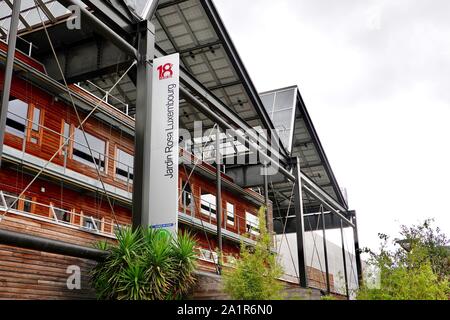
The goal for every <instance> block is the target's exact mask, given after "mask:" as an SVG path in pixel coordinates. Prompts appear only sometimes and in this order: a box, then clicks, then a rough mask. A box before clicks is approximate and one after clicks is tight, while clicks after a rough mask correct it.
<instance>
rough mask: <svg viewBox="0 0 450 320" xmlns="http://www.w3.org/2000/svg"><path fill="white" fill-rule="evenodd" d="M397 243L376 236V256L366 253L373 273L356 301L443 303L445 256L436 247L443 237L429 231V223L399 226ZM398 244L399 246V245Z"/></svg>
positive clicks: (446, 283)
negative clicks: (377, 241) (378, 240)
mask: <svg viewBox="0 0 450 320" xmlns="http://www.w3.org/2000/svg"><path fill="white" fill-rule="evenodd" d="M400 235H401V236H402V239H401V240H393V241H392V242H393V243H392V244H390V241H389V237H388V236H387V235H384V234H380V235H379V236H380V239H381V240H382V244H381V248H380V250H379V252H378V253H374V252H372V251H370V250H366V252H368V253H370V256H371V257H370V260H369V266H370V267H371V270H372V273H373V274H368V275H367V278H368V279H369V280H371V282H374V283H372V284H371V285H369V284H368V281H366V282H367V283H366V284H365V285H363V286H362V287H361V288H360V289H359V291H358V293H357V298H358V299H359V300H447V299H448V297H449V294H450V286H449V283H450V282H449V280H450V278H449V274H448V268H447V269H445V259H446V253H445V252H444V253H442V252H441V251H440V247H442V246H443V245H445V244H446V241H447V240H446V238H445V237H443V236H440V232H439V230H438V229H437V230H435V231H433V229H431V228H430V220H427V221H426V222H425V223H424V224H423V225H421V226H419V227H417V226H413V227H411V228H407V227H405V226H402V230H401V232H400ZM399 245H400V246H399Z"/></svg>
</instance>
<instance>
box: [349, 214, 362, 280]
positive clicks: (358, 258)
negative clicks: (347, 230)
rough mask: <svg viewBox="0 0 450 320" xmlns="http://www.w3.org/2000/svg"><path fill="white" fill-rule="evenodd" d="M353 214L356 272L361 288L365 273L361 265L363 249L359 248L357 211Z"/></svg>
mask: <svg viewBox="0 0 450 320" xmlns="http://www.w3.org/2000/svg"><path fill="white" fill-rule="evenodd" d="M351 214H352V221H353V223H354V228H353V241H354V244H355V260H356V272H357V273H358V285H359V287H361V286H362V285H363V273H362V264H361V249H360V248H359V237H358V223H357V220H356V211H352V212H351Z"/></svg>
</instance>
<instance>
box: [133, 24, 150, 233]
mask: <svg viewBox="0 0 450 320" xmlns="http://www.w3.org/2000/svg"><path fill="white" fill-rule="evenodd" d="M154 50H155V29H154V26H153V25H152V24H151V23H150V22H149V21H143V22H141V23H140V24H139V34H138V51H139V58H138V63H137V73H136V74H137V78H136V95H137V97H136V117H135V118H136V124H135V142H134V181H133V227H134V228H135V227H138V226H149V225H150V202H149V194H150V152H151V137H150V136H151V118H152V117H151V110H152V71H153V67H152V66H151V65H150V62H151V61H152V60H153V57H154Z"/></svg>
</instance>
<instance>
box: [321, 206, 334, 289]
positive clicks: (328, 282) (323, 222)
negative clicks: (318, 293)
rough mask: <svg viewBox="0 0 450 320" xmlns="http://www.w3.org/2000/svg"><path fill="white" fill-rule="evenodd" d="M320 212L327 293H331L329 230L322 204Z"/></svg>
mask: <svg viewBox="0 0 450 320" xmlns="http://www.w3.org/2000/svg"><path fill="white" fill-rule="evenodd" d="M320 213H321V215H322V234H323V256H324V259H325V274H326V277H327V279H326V283H327V294H330V293H331V286H330V268H329V267H328V250H327V231H326V226H325V211H324V210H323V206H322V205H321V206H320Z"/></svg>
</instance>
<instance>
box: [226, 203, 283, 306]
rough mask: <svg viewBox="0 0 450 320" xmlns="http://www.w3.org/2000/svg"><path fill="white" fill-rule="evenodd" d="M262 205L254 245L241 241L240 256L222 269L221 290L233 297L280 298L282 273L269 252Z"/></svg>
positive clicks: (269, 244)
mask: <svg viewBox="0 0 450 320" xmlns="http://www.w3.org/2000/svg"><path fill="white" fill-rule="evenodd" d="M265 210H266V209H265V207H262V208H260V210H259V214H258V216H259V236H258V238H257V242H256V246H255V247H254V248H250V247H248V246H246V245H245V244H244V243H241V251H240V257H239V259H236V260H234V263H233V265H232V268H230V269H228V270H225V271H224V276H223V279H224V290H225V292H226V293H228V294H229V295H230V296H231V298H232V299H235V300H276V299H281V298H282V294H281V291H282V289H283V285H282V283H281V282H280V281H279V280H278V279H279V277H281V275H282V274H283V270H282V268H281V266H280V265H279V264H278V262H277V259H276V255H275V254H273V253H272V252H271V239H270V234H269V232H268V231H267V227H266V222H265Z"/></svg>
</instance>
